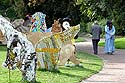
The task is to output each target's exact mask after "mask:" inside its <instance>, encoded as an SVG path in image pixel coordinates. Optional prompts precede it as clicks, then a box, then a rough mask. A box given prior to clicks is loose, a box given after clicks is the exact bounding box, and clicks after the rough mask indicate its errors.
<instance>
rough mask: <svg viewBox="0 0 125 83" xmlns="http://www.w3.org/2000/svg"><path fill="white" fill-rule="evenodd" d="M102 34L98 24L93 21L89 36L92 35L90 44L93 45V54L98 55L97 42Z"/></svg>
mask: <svg viewBox="0 0 125 83" xmlns="http://www.w3.org/2000/svg"><path fill="white" fill-rule="evenodd" d="M101 34H102V29H101V27H100V26H99V24H98V22H97V21H95V22H94V24H93V26H92V28H91V35H92V44H93V51H94V54H96V55H97V54H98V42H99V41H100V35H101Z"/></svg>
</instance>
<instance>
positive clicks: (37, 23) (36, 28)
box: [30, 12, 47, 32]
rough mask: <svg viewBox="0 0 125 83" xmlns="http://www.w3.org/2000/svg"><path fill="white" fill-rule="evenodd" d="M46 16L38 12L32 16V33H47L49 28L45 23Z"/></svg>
mask: <svg viewBox="0 0 125 83" xmlns="http://www.w3.org/2000/svg"><path fill="white" fill-rule="evenodd" d="M45 17H46V15H45V14H43V13H42V12H36V13H35V14H33V15H32V22H33V24H32V26H31V30H30V31H31V32H46V29H47V26H46V22H45Z"/></svg>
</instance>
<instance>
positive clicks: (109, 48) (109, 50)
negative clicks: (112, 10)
mask: <svg viewBox="0 0 125 83" xmlns="http://www.w3.org/2000/svg"><path fill="white" fill-rule="evenodd" d="M114 35H115V27H114V26H113V24H112V21H107V25H106V26H105V53H106V54H111V55H112V54H113V52H114V51H115V46H114V40H115V37H114Z"/></svg>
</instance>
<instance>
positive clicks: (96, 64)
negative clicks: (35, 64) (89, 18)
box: [0, 46, 103, 83]
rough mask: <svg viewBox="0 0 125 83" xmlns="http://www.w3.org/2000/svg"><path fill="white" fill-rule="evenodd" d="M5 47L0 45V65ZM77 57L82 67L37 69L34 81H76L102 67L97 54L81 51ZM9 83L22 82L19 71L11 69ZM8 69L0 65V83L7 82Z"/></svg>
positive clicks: (55, 82) (65, 82)
mask: <svg viewBox="0 0 125 83" xmlns="http://www.w3.org/2000/svg"><path fill="white" fill-rule="evenodd" d="M5 55H6V47H5V46H0V65H2V63H3V61H4V60H5V57H6V56H5ZM77 57H78V59H79V60H80V61H81V64H82V65H83V68H82V67H65V66H62V67H59V71H60V72H49V71H44V70H37V75H36V79H37V82H36V83H78V82H80V81H81V80H83V79H85V78H88V77H90V76H91V75H93V74H95V73H97V72H99V71H100V70H101V69H102V66H103V61H102V59H100V58H98V57H97V56H94V55H90V54H87V53H83V52H77ZM10 76H11V77H10V79H11V81H10V82H11V83H24V82H20V81H21V72H20V71H19V70H18V69H16V70H11V72H10ZM8 81H9V71H8V69H7V68H3V67H2V66H1V67H0V83H8Z"/></svg>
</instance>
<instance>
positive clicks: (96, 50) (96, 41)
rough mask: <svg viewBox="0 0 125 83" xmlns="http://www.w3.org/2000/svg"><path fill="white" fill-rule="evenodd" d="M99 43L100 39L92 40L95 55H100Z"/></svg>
mask: <svg viewBox="0 0 125 83" xmlns="http://www.w3.org/2000/svg"><path fill="white" fill-rule="evenodd" d="M98 42H99V39H92V44H93V50H94V54H98Z"/></svg>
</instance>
